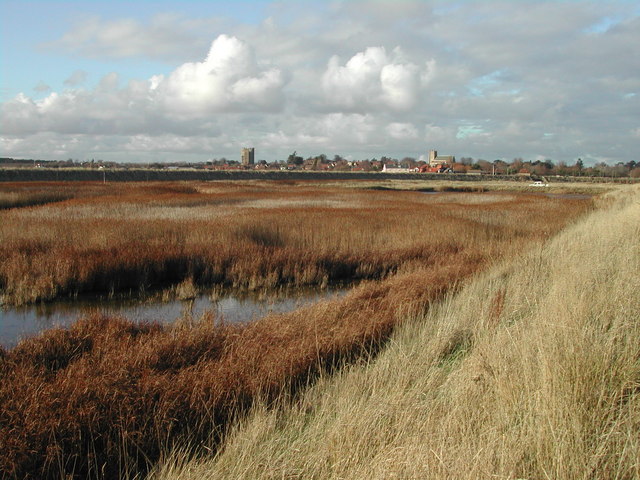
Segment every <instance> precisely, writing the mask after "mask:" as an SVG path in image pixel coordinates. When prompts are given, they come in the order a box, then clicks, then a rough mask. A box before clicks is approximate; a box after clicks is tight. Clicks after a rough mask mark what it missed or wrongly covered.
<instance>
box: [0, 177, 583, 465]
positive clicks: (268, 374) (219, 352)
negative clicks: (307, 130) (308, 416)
mask: <svg viewBox="0 0 640 480" xmlns="http://www.w3.org/2000/svg"><path fill="white" fill-rule="evenodd" d="M211 186H212V184H203V185H192V187H193V189H188V190H187V191H182V190H181V186H180V185H175V186H172V185H171V184H163V185H162V187H160V186H154V185H152V184H151V185H145V186H136V185H131V184H128V185H126V186H125V185H118V186H117V187H116V188H115V189H113V190H101V189H100V188H98V189H97V188H96V186H94V185H87V186H86V187H87V192H92V195H89V194H87V195H86V196H82V195H78V196H77V197H76V198H74V199H72V200H69V201H67V202H65V203H64V204H60V205H44V206H41V207H37V208H32V209H26V210H9V211H5V212H2V213H0V215H2V218H1V220H2V223H1V225H2V226H1V227H0V228H1V233H2V240H3V241H2V244H1V246H0V262H1V263H0V279H2V285H3V294H4V298H5V300H6V301H8V302H13V303H21V302H27V301H34V300H38V299H43V298H55V296H57V295H61V294H64V295H68V294H73V293H75V292H82V291H105V290H108V289H122V288H140V286H141V285H144V286H145V288H147V287H149V285H151V286H153V285H160V284H164V283H169V284H172V285H174V286H175V288H176V292H178V293H179V294H180V295H186V296H187V298H188V296H189V295H193V294H194V292H195V291H196V289H197V287H198V285H201V284H213V283H223V284H224V283H226V284H233V285H240V286H245V287H246V288H259V287H261V286H264V285H267V284H273V285H282V284H290V285H309V284H322V283H323V282H325V283H326V282H327V281H328V279H331V280H333V279H350V280H352V279H356V278H359V279H365V280H367V281H365V282H364V283H362V284H361V285H360V286H358V287H357V288H354V289H353V290H352V291H351V292H350V293H349V294H347V295H345V296H344V297H340V298H337V299H333V300H327V301H323V302H320V303H318V304H315V305H312V306H307V307H304V308H302V309H299V310H297V311H295V312H291V313H288V314H279V315H275V314H273V315H269V316H267V317H265V318H263V319H261V320H258V321H256V322H253V323H250V324H246V325H242V326H240V325H229V324H225V323H223V322H221V321H220V319H218V318H216V317H215V316H214V315H213V314H205V315H204V316H203V317H202V318H201V319H199V320H198V321H195V322H193V321H183V322H177V323H176V324H175V325H173V326H160V325H159V324H144V325H136V324H133V323H132V322H130V321H128V320H126V319H122V318H114V317H108V316H103V315H99V314H95V315H90V316H88V317H86V318H83V319H81V320H79V321H78V322H77V323H76V324H74V325H73V326H71V327H70V328H69V329H67V330H65V329H54V330H50V331H47V332H44V333H43V334H41V335H40V336H38V337H35V338H32V339H26V340H23V341H22V342H20V343H19V344H18V345H17V346H16V347H15V348H13V349H11V350H9V351H4V350H0V404H1V405H2V406H3V408H2V410H1V411H0V439H1V441H2V444H1V445H0V470H2V471H3V472H6V476H7V477H10V478H11V477H16V478H60V477H76V478H87V477H94V478H103V477H109V478H113V477H121V476H126V475H129V476H133V475H136V474H139V473H141V472H145V471H146V470H147V469H148V468H149V467H150V466H151V465H153V464H155V463H156V462H157V461H158V460H159V459H160V458H161V457H163V456H164V455H167V454H168V452H170V451H171V450H172V449H173V448H176V447H177V446H180V445H182V446H184V445H190V447H189V451H190V454H197V455H201V454H204V453H205V452H207V451H210V450H215V449H216V448H217V446H218V445H219V442H220V441H221V439H222V438H223V437H224V435H225V434H226V432H227V431H228V429H229V428H230V427H231V426H233V425H235V424H236V422H237V420H238V418H239V417H241V416H243V415H244V414H245V413H246V412H247V411H248V409H249V408H250V407H251V406H252V405H254V404H255V402H256V401H257V400H258V399H259V400H260V401H264V402H267V404H270V403H272V402H274V401H275V400H277V399H278V398H282V397H283V396H285V397H286V396H290V395H292V394H297V393H298V392H299V391H300V389H301V388H302V387H306V386H307V385H308V384H310V383H311V382H313V381H314V380H315V379H317V378H318V375H319V374H320V373H322V372H326V371H328V370H329V371H330V370H333V369H334V368H335V367H336V366H340V365H342V364H343V363H344V362H350V361H353V360H354V359H357V358H362V356H363V355H365V356H366V355H371V354H372V353H374V352H376V351H378V350H379V349H380V348H381V346H382V345H384V343H385V342H386V340H387V339H388V338H389V336H390V335H391V334H392V332H393V330H394V329H395V328H396V326H397V325H398V324H400V323H402V322H403V321H404V320H405V319H407V318H412V317H415V316H418V315H421V314H423V313H424V312H426V311H427V310H428V308H429V305H431V304H433V303H434V302H436V301H437V300H438V299H441V298H442V297H443V296H444V295H445V294H446V293H447V292H449V291H451V290H452V289H454V288H457V286H459V285H460V284H461V280H462V279H465V278H467V277H469V276H470V275H472V274H473V273H475V272H478V271H479V270H481V269H483V268H485V267H486V266H487V265H489V264H490V263H491V262H492V260H493V259H495V258H500V257H503V256H504V255H509V256H517V255H518V254H519V253H520V252H522V251H523V249H524V248H525V247H528V248H531V246H532V245H535V244H539V243H540V242H541V241H543V240H545V239H547V238H548V237H549V236H550V235H553V234H555V232H557V231H559V230H560V229H561V228H563V227H564V226H565V225H566V224H567V223H568V222H570V221H572V220H573V219H575V218H576V217H577V216H579V215H581V214H582V213H584V212H585V211H586V210H588V209H589V208H590V206H591V201H590V200H586V199H556V198H548V197H544V196H539V195H509V196H507V197H505V198H502V197H501V196H500V195H499V194H496V201H495V202H483V203H478V204H473V203H472V204H468V205H463V204H460V203H457V202H454V203H448V204H447V203H444V204H443V203H442V200H441V201H440V202H439V203H432V202H431V200H430V196H428V195H423V194H421V193H419V192H402V191H365V190H362V189H358V188H337V187H331V188H329V187H326V188H325V187H323V186H317V185H316V186H314V185H308V184H304V183H302V184H295V185H285V186H283V185H280V184H278V183H277V182H276V183H272V184H261V185H256V184H253V183H247V184H233V185H217V186H216V188H215V189H214V190H212V191H210V193H204V192H205V190H206V189H209V188H210V187H211ZM61 188H65V187H64V186H62V185H61ZM154 189H155V190H154ZM158 189H159V190H158ZM279 198H281V199H287V200H292V199H293V200H295V199H300V200H305V199H306V200H308V199H310V198H322V199H325V200H334V201H336V202H345V203H346V204H347V205H350V206H348V207H346V208H341V209H335V208H326V207H303V208H295V207H286V208H285V207H278V206H271V207H270V206H268V205H269V203H265V204H264V205H265V206H264V207H262V208H250V209H244V208H242V207H241V205H243V204H244V203H245V202H246V201H247V200H259V199H279ZM203 200H205V201H207V202H208V201H211V203H210V204H208V205H209V206H208V207H206V208H207V209H210V210H211V213H212V214H211V215H210V216H206V215H205V216H199V217H198V218H195V219H194V218H191V217H190V215H189V213H190V210H191V208H190V207H188V206H187V207H184V205H186V204H188V203H189V202H192V201H194V205H195V204H197V205H198V206H197V207H192V208H194V209H200V208H202V205H203V203H202V202H203ZM237 200H240V202H238V201H237ZM220 201H221V202H222V203H220ZM222 204H224V206H221V205H222ZM174 205H182V206H183V207H182V208H181V213H180V214H179V215H177V216H175V217H165V218H164V219H163V220H148V219H146V218H147V217H146V214H147V213H148V212H149V210H150V209H152V210H157V209H164V208H172V206H174ZM171 211H172V212H174V210H171ZM132 212H136V213H135V214H133V215H132ZM214 213H215V214H214ZM494 303H495V302H494ZM498 303H499V302H498ZM496 308H498V307H496ZM500 308H503V307H500ZM472 339H473V341H472ZM449 340H450V341H449V342H448V343H447V342H444V343H442V344H441V345H440V350H439V351H440V359H441V360H446V359H449V360H453V359H454V357H455V358H456V359H458V358H461V357H462V354H463V352H465V351H467V350H468V349H469V348H471V346H472V345H475V336H473V337H472V336H471V335H469V333H468V332H467V331H466V330H465V329H461V330H459V332H454V333H453V334H452V335H451V336H450V337H449ZM208 449H209V450H208Z"/></svg>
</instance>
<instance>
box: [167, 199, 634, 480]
mask: <svg viewBox="0 0 640 480" xmlns="http://www.w3.org/2000/svg"><path fill="white" fill-rule="evenodd" d="M639 272H640V189H639V188H637V187H634V188H629V189H626V190H625V191H621V192H618V193H616V194H614V195H611V196H609V197H608V200H607V201H605V202H602V206H601V208H600V209H599V210H597V211H595V212H593V213H591V214H590V215H589V216H588V217H586V218H585V219H583V220H582V221H581V222H580V223H578V224H576V225H573V226H571V227H569V228H567V229H566V230H565V231H563V232H562V233H561V234H560V235H558V236H557V237H556V238H554V239H552V240H550V241H548V242H547V243H546V244H545V245H544V246H541V247H540V246H539V247H536V248H535V250H534V251H530V252H528V253H527V254H526V255H524V256H523V257H521V258H517V259H511V260H509V261H507V262H505V263H504V264H503V265H501V266H498V267H495V268H493V269H492V270H491V271H489V272H486V273H484V274H482V275H481V276H479V277H478V278H476V279H474V280H473V281H472V282H470V283H469V284H468V285H466V286H465V287H464V288H463V289H462V291H460V292H459V293H458V294H457V295H455V296H452V297H449V298H448V299H447V300H446V301H444V302H442V303H441V304H439V305H437V306H434V307H433V308H432V309H431V310H430V312H429V313H428V314H427V315H426V316H425V317H424V318H416V319H414V320H413V321H411V322H407V323H406V324H405V325H404V326H403V327H402V328H401V329H400V330H399V331H397V332H396V334H395V335H394V337H393V338H392V340H391V342H390V343H389V345H388V346H387V347H386V348H385V350H384V351H383V352H382V353H381V354H380V355H379V356H378V357H377V358H376V359H375V360H372V361H371V362H369V364H367V365H357V366H351V367H349V368H348V369H344V370H343V371H342V372H341V373H339V374H338V375H336V376H334V377H328V378H324V379H321V380H320V381H319V382H318V383H317V384H316V385H315V386H314V387H312V388H310V389H309V390H308V391H307V392H306V393H305V394H304V395H303V397H302V398H301V399H299V400H297V401H296V402H295V404H294V405H293V406H291V405H289V406H285V407H282V408H280V409H273V408H266V407H258V408H256V409H255V411H254V412H253V414H252V415H251V416H250V418H249V419H248V420H247V421H246V422H245V423H244V424H242V425H241V426H239V427H238V428H237V429H236V430H235V431H234V432H233V434H232V435H231V436H230V437H229V439H228V441H227V442H226V445H225V448H224V450H223V451H221V453H219V454H218V456H216V457H213V458H210V459H202V460H200V461H198V462H194V461H191V462H188V461H186V460H185V456H184V455H180V454H179V453H177V454H176V455H175V456H174V457H173V458H171V459H170V460H168V461H166V462H165V464H164V465H163V466H162V467H160V468H159V469H158V471H157V472H156V473H155V477H156V478H159V479H175V478H180V479H206V478H212V479H213V478H215V479H221V478H229V479H281V478H304V479H367V480H371V479H393V478H395V479H422V478H430V479H431V478H436V479H441V478H447V479H463V478H464V479H474V478H478V479H488V478H499V479H524V478H526V479H596V478H598V479H609V478H612V479H613V478H615V479H632V478H640V273H639ZM399 308H401V306H399Z"/></svg>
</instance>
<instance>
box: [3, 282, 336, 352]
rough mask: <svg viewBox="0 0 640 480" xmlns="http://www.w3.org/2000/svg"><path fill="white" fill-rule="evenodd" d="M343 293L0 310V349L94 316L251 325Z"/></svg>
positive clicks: (212, 295) (225, 295)
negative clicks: (212, 318)
mask: <svg viewBox="0 0 640 480" xmlns="http://www.w3.org/2000/svg"><path fill="white" fill-rule="evenodd" d="M345 291H346V290H345V289H344V288H327V289H322V290H320V289H314V290H311V289H306V290H299V289H298V290H279V291H277V292H273V291H272V292H260V293H254V292H251V293H246V292H244V293H242V292H220V291H212V292H206V293H203V294H200V295H198V296H196V297H195V298H193V299H189V300H175V299H174V300H170V301H163V300H162V299H161V298H159V297H154V298H146V299H140V298H131V297H128V298H113V299H105V298H96V297H94V298H89V297H84V298H78V299H76V300H73V301H59V302H53V303H42V304H37V305H30V306H27V307H10V308H8V307H4V308H2V309H1V310H0V345H2V346H3V347H5V348H11V347H13V346H15V345H16V344H17V343H18V340H20V339H21V338H24V337H27V336H31V335H33V334H35V333H37V332H39V331H41V330H45V329H47V328H52V327H54V326H68V325H70V324H71V323H73V322H74V321H75V320H76V319H77V318H78V317H80V316H82V315H84V314H86V313H90V312H95V311H100V312H104V313H108V314H114V315H122V316H124V317H126V318H128V319H130V320H133V321H135V322H143V321H157V322H160V323H165V324H168V323H172V322H174V321H175V320H176V319H178V318H185V317H191V318H194V319H197V318H199V317H200V316H201V315H202V314H203V313H204V312H206V311H213V312H215V313H216V314H217V316H218V317H221V318H224V320H226V321H228V322H249V321H251V320H255V319H256V318H260V317H263V316H265V315H266V314H268V313H271V312H274V313H281V312H288V311H291V310H295V309H296V308H299V307H301V306H303V305H307V304H310V303H313V302H316V301H318V300H320V299H323V298H327V297H331V296H336V295H341V294H343V293H344V292H345Z"/></svg>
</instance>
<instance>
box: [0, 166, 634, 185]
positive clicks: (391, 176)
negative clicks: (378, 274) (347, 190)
mask: <svg viewBox="0 0 640 480" xmlns="http://www.w3.org/2000/svg"><path fill="white" fill-rule="evenodd" d="M536 178H538V176H537V175H535V174H532V175H526V174H525V175H523V174H519V175H473V174H444V173H409V172H407V173H387V172H335V171H334V172H314V171H304V170H292V171H279V170H268V171H259V170H229V171H226V170H154V169H137V170H133V169H129V170H125V169H116V170H111V169H103V170H95V169H76V168H73V169H71V168H65V169H58V168H29V169H26V168H0V182H51V181H65V182H67V181H71V182H73V181H79V182H91V181H94V182H96V181H98V182H145V181H154V182H157V181H188V180H199V181H207V180H448V181H471V182H473V181H480V180H482V181H486V180H509V181H520V182H527V181H531V180H532V179H536ZM547 180H549V181H553V182H569V181H571V182H574V181H584V182H593V181H596V182H616V183H629V182H636V181H640V179H638V178H629V177H602V178H594V177H553V178H551V179H549V178H548V179H547Z"/></svg>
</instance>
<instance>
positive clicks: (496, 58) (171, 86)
mask: <svg viewBox="0 0 640 480" xmlns="http://www.w3.org/2000/svg"><path fill="white" fill-rule="evenodd" d="M0 17H1V20H0V22H1V25H0V28H1V33H0V35H1V37H0V38H1V45H0V48H1V52H2V54H1V57H0V61H1V63H2V68H1V77H0V102H1V103H0V156H11V157H15V158H40V159H67V158H74V159H80V160H84V159H91V158H95V159H103V160H114V161H126V162H137V161H140V162H149V161H179V160H185V161H206V160H210V159H212V158H220V157H226V158H229V159H238V158H239V156H240V148H241V147H242V146H254V147H255V148H256V158H257V159H265V160H268V161H272V160H277V159H284V158H286V157H287V156H288V155H289V154H290V153H291V152H293V151H294V150H295V151H297V152H298V155H302V156H305V157H306V156H312V155H317V154H320V153H324V154H327V155H328V156H330V157H332V156H333V155H335V154H339V155H342V156H346V157H350V158H354V159H364V158H374V157H376V158H379V157H380V156H382V155H386V156H392V157H396V158H403V157H405V156H412V157H420V156H421V155H425V154H426V152H427V151H428V150H429V149H437V150H438V151H439V152H441V153H443V154H453V155H456V157H462V156H471V157H474V158H483V159H487V160H495V159H498V158H501V159H505V160H511V159H513V158H515V157H523V158H525V159H531V160H535V159H547V158H549V159H552V160H554V161H566V162H568V163H572V162H574V161H575V160H576V159H577V158H578V157H581V158H582V159H583V160H585V163H587V164H589V163H594V162H599V161H605V162H608V163H610V164H613V163H616V162H619V161H622V162H628V161H630V160H636V161H637V160H640V158H638V146H639V145H640V50H639V47H638V46H639V45H640V2H639V1H637V0H633V1H628V0H627V1H625V0H618V1H596V0H591V1H578V0H571V1H569V0H566V1H560V0H557V1H550V0H549V1H533V0H523V1H496V0H488V1H471V0H470V1H462V0H461V1H419V0H415V1H411V0H396V1H390V0H389V1H346V0H345V1H335V2H332V1H320V0H307V1H304V0H303V1H298V2H293V1H267V0H254V1H242V0H235V1H232V0H229V1H205V0H181V1H177V0H174V1H169V0H164V1H157V0H154V1H140V0H137V1H126V2H125V1H121V0H110V1H108V2H106V1H105V2H97V1H86V0H85V1H75V2H71V1H67V2H54V1H50V2H48V1H27V0H1V1H0Z"/></svg>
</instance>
